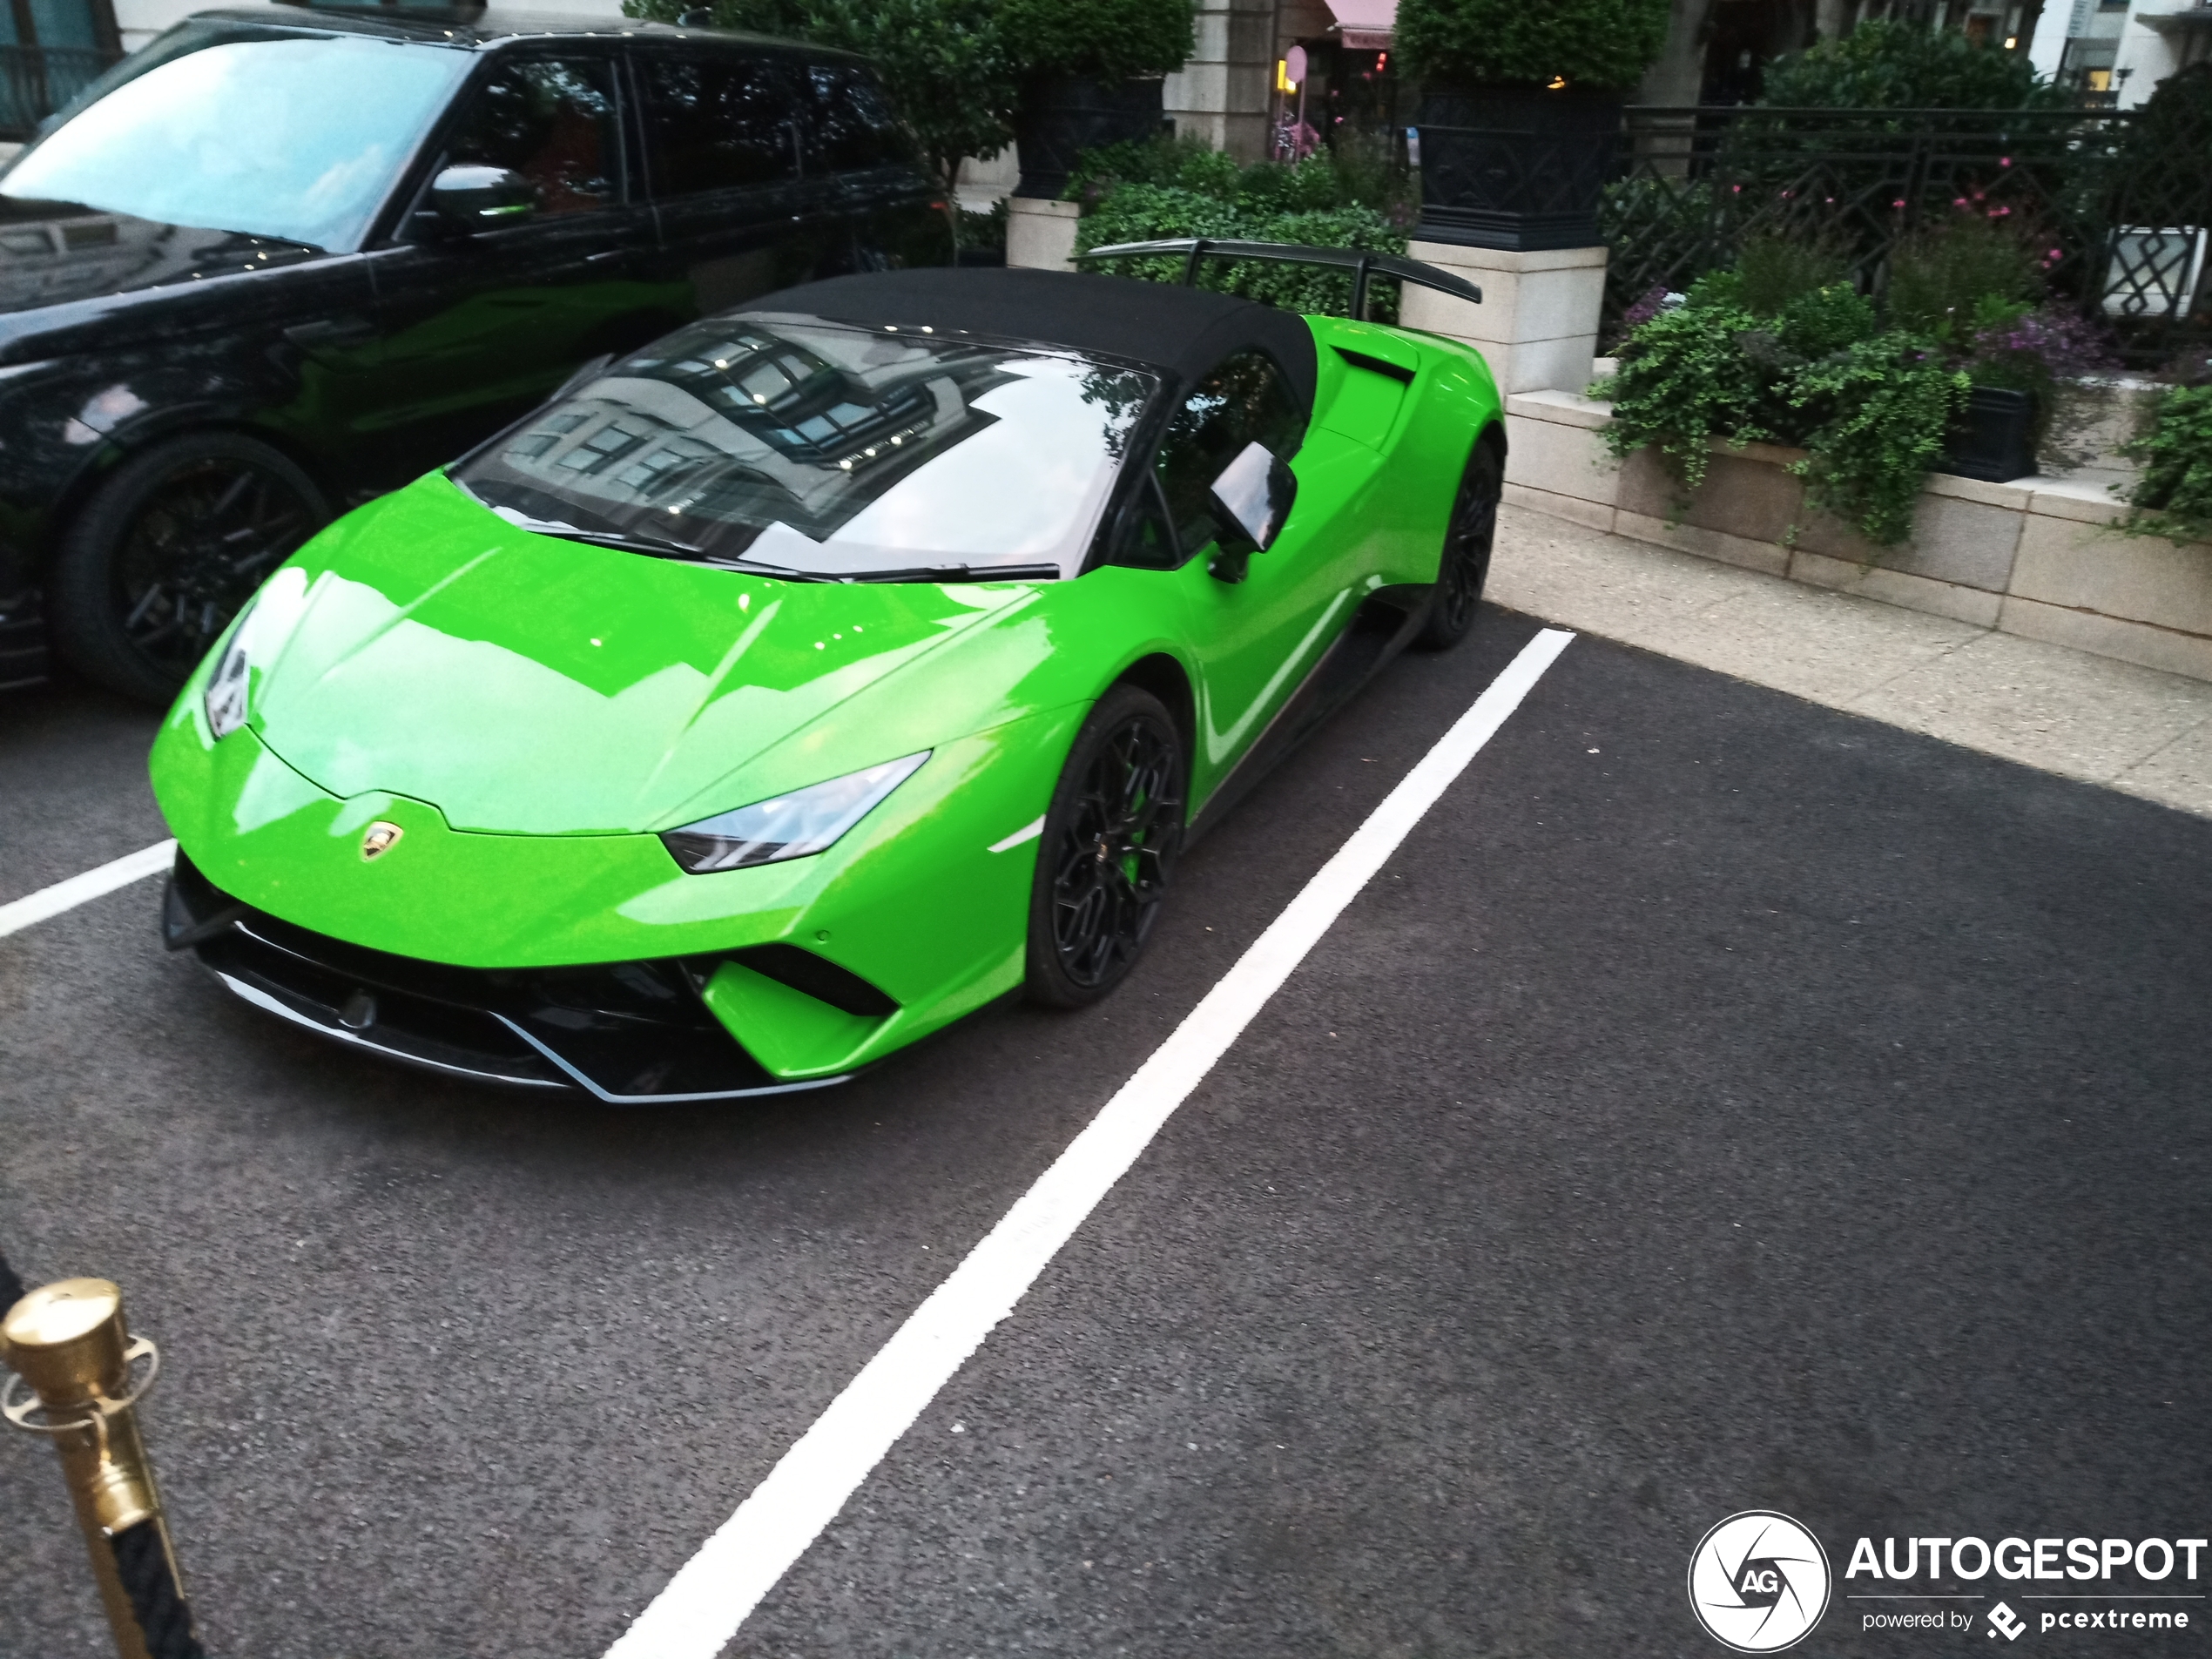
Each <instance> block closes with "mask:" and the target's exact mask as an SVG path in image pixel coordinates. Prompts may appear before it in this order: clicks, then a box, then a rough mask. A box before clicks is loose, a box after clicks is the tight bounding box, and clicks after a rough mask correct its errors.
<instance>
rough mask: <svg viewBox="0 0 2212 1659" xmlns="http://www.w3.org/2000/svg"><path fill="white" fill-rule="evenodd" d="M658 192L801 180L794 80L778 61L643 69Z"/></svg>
mask: <svg viewBox="0 0 2212 1659" xmlns="http://www.w3.org/2000/svg"><path fill="white" fill-rule="evenodd" d="M638 75H639V79H640V80H641V81H642V82H643V83H644V90H645V138H646V142H647V144H648V145H650V147H651V148H650V153H651V158H652V169H653V193H654V194H655V195H658V196H688V195H692V194H694V193H696V192H700V191H707V190H726V189H729V188H731V187H732V186H733V185H765V184H773V183H776V182H778V181H779V180H781V179H790V178H792V177H794V176H796V174H797V172H798V171H799V168H798V154H797V150H796V148H795V146H794V145H793V143H792V138H793V120H794V118H795V116H796V113H797V111H796V108H795V105H796V104H797V102H798V91H799V89H798V86H797V84H796V79H797V78H796V76H795V75H794V74H793V72H792V69H791V68H790V66H788V65H787V64H782V63H779V62H777V61H776V60H774V59H772V58H758V57H753V58H748V57H736V56H731V55H724V54H720V53H717V54H715V55H714V56H712V57H708V56H705V55H702V56H700V57H662V56H660V55H658V54H655V55H653V56H651V57H643V58H641V59H640V61H639V63H638Z"/></svg>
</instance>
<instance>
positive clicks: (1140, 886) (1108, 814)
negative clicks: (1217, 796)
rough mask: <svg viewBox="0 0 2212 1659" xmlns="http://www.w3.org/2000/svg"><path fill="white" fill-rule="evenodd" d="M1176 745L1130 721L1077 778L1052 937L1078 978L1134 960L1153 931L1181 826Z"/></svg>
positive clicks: (1083, 981)
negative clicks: (1078, 786)
mask: <svg viewBox="0 0 2212 1659" xmlns="http://www.w3.org/2000/svg"><path fill="white" fill-rule="evenodd" d="M1173 765H1174V761H1173V750H1172V745H1170V742H1169V741H1168V740H1167V739H1166V738H1164V737H1163V735H1162V734H1161V733H1159V732H1156V731H1154V730H1153V729H1152V727H1151V725H1150V723H1149V722H1146V721H1143V720H1131V721H1130V723H1129V724H1128V725H1126V726H1124V727H1123V729H1122V730H1120V731H1119V732H1116V733H1114V735H1113V736H1112V738H1109V740H1108V742H1107V743H1106V744H1105V745H1104V746H1103V748H1102V749H1101V750H1100V752H1099V753H1098V755H1097V756H1096V759H1093V761H1092V762H1091V766H1090V770H1089V774H1088V775H1087V776H1086V777H1085V778H1084V779H1083V780H1082V792H1081V793H1080V794H1079V795H1078V796H1077V797H1076V804H1075V810H1074V811H1073V812H1072V813H1070V814H1069V821H1068V827H1067V831H1066V833H1065V835H1064V837H1063V839H1062V842H1061V845H1060V847H1059V853H1058V859H1057V861H1056V862H1055V866H1054V870H1053V905H1054V909H1053V921H1054V938H1055V944H1056V945H1057V946H1058V948H1059V953H1060V960H1061V965H1062V968H1063V969H1064V970H1065V971H1066V973H1067V974H1068V976H1069V978H1070V979H1072V980H1073V981H1076V983H1077V984H1079V985H1083V986H1094V985H1099V984H1102V983H1103V982H1105V981H1106V980H1107V979H1108V978H1109V977H1110V976H1111V975H1112V974H1115V973H1116V971H1117V970H1119V969H1120V968H1123V966H1124V965H1126V964H1127V963H1128V962H1129V961H1131V960H1133V959H1134V958H1135V956H1136V953H1137V950H1138V948H1140V947H1141V946H1142V945H1143V942H1144V938H1145V935H1146V934H1148V933H1149V932H1150V930H1151V925H1152V919H1153V917H1154V915H1155V914H1157V911H1158V908H1159V903H1160V895H1161V891H1162V888H1163V886H1164V884H1165V871H1166V862H1167V860H1168V858H1169V857H1170V854H1171V853H1172V851H1173V842H1174V840H1175V838H1176V837H1177V835H1179V833H1180V809H1181V805H1182V803H1181V802H1180V800H1178V799H1175V797H1174V794H1173V792H1172V788H1171V772H1172V768H1173Z"/></svg>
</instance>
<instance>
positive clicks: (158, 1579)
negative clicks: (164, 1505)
mask: <svg viewBox="0 0 2212 1659" xmlns="http://www.w3.org/2000/svg"><path fill="white" fill-rule="evenodd" d="M108 1548H111V1549H112V1550H113V1551H114V1552H115V1571H116V1575H117V1576H118V1578H120V1579H121V1580H122V1581H123V1589H124V1593H125V1595H128V1596H129V1597H130V1598H131V1610H132V1612H134V1613H136V1614H137V1615H138V1629H139V1630H140V1631H141V1632H142V1633H144V1635H145V1639H146V1651H147V1652H148V1653H149V1654H151V1655H152V1656H153V1659H207V1649H205V1648H203V1647H201V1646H200V1645H199V1637H198V1636H196V1635H193V1634H192V1607H191V1604H190V1603H189V1602H186V1601H185V1598H184V1596H183V1595H182V1594H180V1593H179V1590H178V1588H177V1581H176V1578H175V1577H174V1576H173V1575H172V1574H171V1573H170V1571H169V1552H168V1551H166V1550H165V1549H164V1548H162V1547H161V1528H160V1527H158V1526H156V1525H155V1524H154V1523H153V1522H152V1521H141V1522H139V1524H138V1525H137V1526H135V1527H125V1529H124V1530H123V1531H121V1532H119V1533H117V1534H115V1535H114V1536H113V1537H111V1538H110V1539H109V1540H108Z"/></svg>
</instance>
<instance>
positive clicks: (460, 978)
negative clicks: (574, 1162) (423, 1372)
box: [162, 850, 856, 1106]
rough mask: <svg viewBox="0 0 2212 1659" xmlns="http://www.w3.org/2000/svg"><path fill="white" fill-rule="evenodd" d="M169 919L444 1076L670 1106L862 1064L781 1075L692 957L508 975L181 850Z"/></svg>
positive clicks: (216, 966) (263, 998) (212, 949)
mask: <svg viewBox="0 0 2212 1659" xmlns="http://www.w3.org/2000/svg"><path fill="white" fill-rule="evenodd" d="M162 921H163V934H164V936H165V941H166V942H167V944H168V946H169V948H171V949H172V950H190V951H191V952H192V954H193V955H194V956H195V957H197V958H198V959H199V962H200V964H201V966H203V967H204V968H206V969H207V970H208V971H209V972H210V973H211V974H213V975H214V977H215V978H216V980H217V981H219V983H220V984H221V985H222V986H223V987H224V988H225V989H226V990H228V991H229V992H230V993H231V994H232V995H233V996H236V997H238V998H239V1000H240V1001H244V1002H246V1003H248V1004H250V1005H251V1006H253V1007H254V1008H260V1010H261V1011H262V1012H264V1013H266V1014H271V1015H275V1016H276V1017H277V1018H279V1019H280V1020H283V1021H285V1022H287V1024H290V1025H293V1026H295V1027H297V1028H300V1029H301V1030H305V1031H308V1032H312V1033H313V1034H314V1035H317V1036H320V1037H324V1038H327V1039H328V1040H329V1041H331V1042H338V1043H342V1044H344V1045H345V1046H347V1047H348V1048H352V1049H361V1050H365V1051H367V1052H368V1053H371V1054H375V1055H381V1056H383V1057H384V1058H386V1059H388V1060H395V1061H397V1062H400V1063H401V1064H403V1065H408V1066H414V1067H416V1068H418V1069H422V1070H427V1071H432V1072H436V1073H438V1074H440V1075H442V1076H448V1077H462V1078H468V1079H469V1080H471V1081H475V1082H489V1083H496V1084H500V1085H502V1086H503V1087H506V1088H510V1089H517V1088H519V1089H534V1090H547V1089H552V1090H568V1089H580V1090H582V1091H583V1093H585V1094H587V1095H590V1096H592V1097H593V1098H594V1099H596V1100H597V1101H599V1102H600V1103H603V1104H605V1105H609V1106H666V1105H681V1104H685V1103H704V1102H710V1101H727V1100H745V1099H750V1098H752V1097H754V1096H768V1095H789V1094H798V1093H801V1092H804V1091H806V1090H808V1089H826V1088H830V1087H832V1086H833V1085H835V1084H837V1083H841V1082H846V1081H848V1080H849V1079H850V1078H851V1077H852V1076H854V1075H856V1074H854V1073H852V1072H846V1073H843V1074H840V1075H839V1076H833V1077H808V1078H802V1079H800V1080H799V1081H797V1082H792V1081H789V1080H786V1079H782V1078H778V1077H776V1076H774V1075H773V1074H772V1073H770V1072H769V1071H768V1070H767V1069H765V1068H764V1067H762V1066H761V1065H760V1064H759V1062H757V1061H756V1060H754V1059H753V1057H752V1055H749V1054H747V1053H746V1052H745V1049H744V1048H743V1047H742V1046H740V1045H739V1044H738V1042H737V1040H736V1039H735V1038H734V1037H732V1036H731V1035H730V1034H729V1033H728V1031H727V1030H725V1028H723V1027H722V1025H721V1024H720V1022H718V1021H716V1020H715V1019H714V1017H713V1015H711V1014H710V1013H708V1012H707V1010H706V1008H705V1004H704V1003H702V1002H701V1001H699V999H698V991H697V987H696V984H695V983H694V982H693V981H692V980H691V976H690V975H688V974H686V973H685V971H684V966H683V965H682V964H679V963H660V962H635V963H630V962H621V963H610V964H606V965H604V967H600V968H580V969H577V968H563V969H550V970H546V971H545V972H544V973H543V974H527V973H516V974H496V973H486V972H480V971H477V970H474V969H466V968H448V967H444V966H442V965H441V964H438V963H434V962H416V961H412V960H410V959H408V958H405V957H399V956H393V955H389V954H386V953H384V952H381V951H374V950H368V949H366V948H361V947H359V946H353V945H347V944H346V943H345V942H344V941H340V940H335V939H326V938H324V937H323V936H322V935H320V934H314V933H311V932H309V931H308V930H307V929H306V928H302V927H294V926H293V925H292V924H290V923H288V922H285V921H280V920H279V919H277V918H276V917H273V916H269V915H266V914H263V913H261V912H260V911H258V910H254V909H253V908H251V907H248V906H246V905H244V904H241V903H240V902H239V901H238V900H235V899H233V898H232V897H230V895H229V894H226V893H224V892H222V891H221V890H220V889H219V888H218V887H215V886H214V884H213V883H212V882H210V881H209V880H207V879H206V877H205V876H204V875H202V874H201V873H199V870H198V869H196V868H194V867H192V862H191V860H188V859H187V858H186V857H185V855H184V853H182V851H181V850H180V851H179V853H178V855H177V867H176V869H175V871H174V873H172V875H171V877H170V880H169V887H168V891H167V893H166V894H165V895H164V900H163V915H162Z"/></svg>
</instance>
